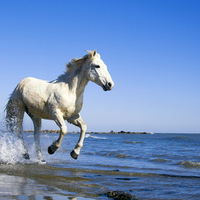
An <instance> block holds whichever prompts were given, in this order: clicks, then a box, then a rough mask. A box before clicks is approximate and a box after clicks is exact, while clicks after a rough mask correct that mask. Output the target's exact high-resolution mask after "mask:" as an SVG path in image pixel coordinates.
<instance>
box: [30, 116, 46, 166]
mask: <svg viewBox="0 0 200 200" xmlns="http://www.w3.org/2000/svg"><path fill="white" fill-rule="evenodd" d="M30 117H31V119H32V121H33V124H34V139H35V146H36V151H37V156H38V159H39V161H40V162H42V163H45V160H44V159H43V155H42V151H41V146H40V132H41V119H39V118H35V117H32V116H30Z"/></svg>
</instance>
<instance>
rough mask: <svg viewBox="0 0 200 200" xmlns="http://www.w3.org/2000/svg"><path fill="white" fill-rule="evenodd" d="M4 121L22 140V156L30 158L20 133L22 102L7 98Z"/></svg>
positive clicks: (22, 112)
mask: <svg viewBox="0 0 200 200" xmlns="http://www.w3.org/2000/svg"><path fill="white" fill-rule="evenodd" d="M6 110H7V114H6V121H7V126H8V128H9V129H10V130H11V131H12V132H14V133H15V134H16V135H17V136H18V138H19V139H20V140H21V142H22V146H23V149H24V152H23V154H22V156H23V157H24V158H25V159H30V157H29V154H28V150H27V147H26V145H25V142H24V138H23V134H22V122H23V117H24V107H23V105H22V104H20V103H19V102H16V101H12V100H9V102H8V104H7V107H6Z"/></svg>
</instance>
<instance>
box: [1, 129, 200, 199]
mask: <svg viewBox="0 0 200 200" xmlns="http://www.w3.org/2000/svg"><path fill="white" fill-rule="evenodd" d="M78 136H79V135H78V134H67V135H66V136H65V139H64V141H63V144H62V146H61V148H60V149H58V150H57V152H56V153H55V154H54V155H48V153H47V148H48V146H49V145H50V144H51V143H52V141H54V140H55V139H57V137H58V134H41V143H42V151H43V154H44V157H45V160H46V162H47V163H46V164H45V165H41V164H38V162H37V157H36V153H35V146H34V143H33V141H34V139H33V134H30V133H29V134H25V140H26V143H27V144H28V149H29V154H30V156H31V159H30V160H29V161H26V160H24V159H23V158H22V157H21V152H22V147H21V144H20V141H19V140H18V139H17V137H15V136H14V135H13V134H9V133H1V134H0V163H1V164H0V198H1V197H4V198H5V199H52V200H56V199H63V198H65V199H74V200H75V199H77V200H83V199H87V200H88V199H102V200H103V199H108V198H107V196H106V195H105V193H106V192H108V191H110V190H119V191H125V192H128V193H130V194H132V195H134V196H136V197H138V198H139V199H142V200H145V199H146V200H153V199H183V200H186V199H187V200H188V199H195V200H196V199H200V185H199V183H200V157H199V152H200V142H199V141H200V135H199V134H153V135H135V134H86V138H85V142H84V147H83V148H82V151H81V154H80V156H79V158H78V160H73V159H72V158H71V157H70V152H71V150H72V149H73V147H74V145H75V144H76V142H77V140H78Z"/></svg>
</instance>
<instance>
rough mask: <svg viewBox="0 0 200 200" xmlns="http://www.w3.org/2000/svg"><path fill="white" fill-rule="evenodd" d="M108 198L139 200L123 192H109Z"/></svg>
mask: <svg viewBox="0 0 200 200" xmlns="http://www.w3.org/2000/svg"><path fill="white" fill-rule="evenodd" d="M107 196H108V198H113V199H115V200H139V199H138V198H137V197H136V196H133V195H131V194H129V193H127V192H122V191H109V192H108V193H107Z"/></svg>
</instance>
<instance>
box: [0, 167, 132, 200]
mask: <svg viewBox="0 0 200 200" xmlns="http://www.w3.org/2000/svg"><path fill="white" fill-rule="evenodd" d="M0 169H1V170H0V199H2V198H3V199H17V200H19V199H30V198H29V197H31V199H34V200H39V199H50V200H57V199H63V198H65V199H73V200H85V199H87V200H89V199H108V197H107V196H106V194H105V193H107V192H108V191H109V189H110V188H115V190H121V189H122V185H123V187H125V185H124V183H123V179H124V178H119V177H123V176H124V175H125V174H124V173H122V172H119V171H117V170H116V171H102V170H91V169H88V170H87V169H72V168H59V167H54V166H48V165H38V164H15V165H7V164H1V165H0ZM116 177H118V178H116ZM124 180H125V179H124ZM127 180H128V179H127ZM129 180H130V179H129ZM120 182H121V184H120Z"/></svg>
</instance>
